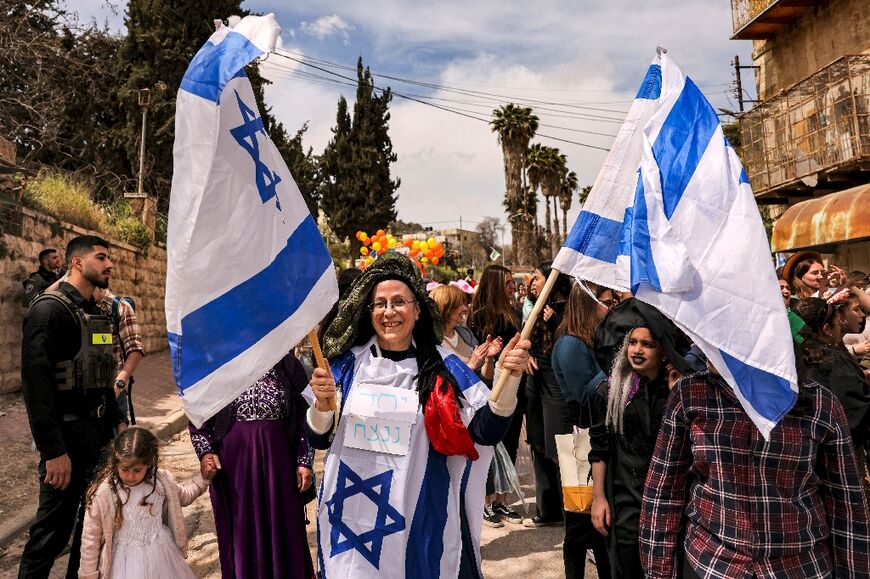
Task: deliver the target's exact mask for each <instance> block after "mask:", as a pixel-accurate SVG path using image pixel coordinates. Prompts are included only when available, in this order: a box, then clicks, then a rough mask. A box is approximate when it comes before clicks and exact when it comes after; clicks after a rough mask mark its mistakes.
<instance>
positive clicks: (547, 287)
mask: <svg viewBox="0 0 870 579" xmlns="http://www.w3.org/2000/svg"><path fill="white" fill-rule="evenodd" d="M560 273H562V272H560V271H559V270H558V269H555V268H553V269H552V270H550V277H548V278H547V282H546V283H545V284H544V287H543V288H542V289H541V294H540V295H539V296H538V297H537V299H536V300H535V307H533V308H532V313H530V314H529V319H528V320H526V323H525V325H523V331H522V333H521V334H520V339H521V340H528V339H530V338H531V336H532V329H533V328H534V327H535V321H537V319H538V315H540V313H541V310H543V309H544V306H545V305H546V303H547V298H548V297H550V292H551V291H552V290H553V286H554V285H556V280H557V279H558V278H559V274H560ZM508 376H510V372H502V373H501V374H500V375H499V377H498V382H496V384H495V386H493V388H492V393H491V394H490V395H489V399H490V400H492V401H493V402H495V401H497V400H498V398H499V396H501V391H502V390H503V389H504V386H505V384H507V380H508Z"/></svg>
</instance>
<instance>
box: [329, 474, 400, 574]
mask: <svg viewBox="0 0 870 579" xmlns="http://www.w3.org/2000/svg"><path fill="white" fill-rule="evenodd" d="M392 483H393V471H392V470H388V471H384V472H382V473H381V474H378V475H375V476H373V477H371V478H367V479H365V480H363V479H362V477H361V476H360V475H358V474H357V473H355V472H354V471H353V470H351V468H350V467H349V466H347V465H346V464H345V463H344V462H339V464H338V478H337V480H336V483H335V492H334V493H333V494H332V498H330V499H329V500H328V501H326V507H327V512H328V514H329V524H330V525H331V526H332V530H331V532H330V543H332V550H331V551H330V554H329V556H330V557H335V556H336V555H340V554H341V553H344V552H345V551H349V550H351V549H356V550H357V551H359V553H360V554H361V555H362V556H363V557H365V558H366V560H367V561H368V562H369V563H371V564H372V565H373V566H374V568H375V569H380V562H381V548H382V547H383V544H384V538H385V537H387V536H388V535H392V534H393V533H398V532H399V531H403V530H404V529H405V517H403V516H402V515H401V514H400V513H399V511H397V510H396V509H395V507H393V506H392V505H390V503H389V500H390V486H391V485H392ZM378 487H380V492H377V491H376V490H375V489H376V488H378ZM359 494H361V495H364V496H365V497H367V498H368V499H369V500H371V501H372V502H373V503H374V504H375V505H376V506H377V508H378V512H377V515H376V516H375V525H374V528H373V529H371V530H369V531H365V532H362V533H359V534H357V533H355V532H354V531H353V530H352V529H351V528H350V527H348V526H347V524H345V522H344V521H343V520H342V516H343V514H344V503H345V501H346V500H347V499H349V498H351V497H353V496H356V495H359ZM388 520H389V521H390V522H389V523H388V522H387V521H388ZM342 537H344V539H342ZM368 544H371V547H367V546H366V545H368Z"/></svg>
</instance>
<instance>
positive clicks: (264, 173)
mask: <svg viewBox="0 0 870 579" xmlns="http://www.w3.org/2000/svg"><path fill="white" fill-rule="evenodd" d="M233 92H235V93H236V101H237V102H238V103H239V112H240V113H241V114H242V120H243V121H244V123H242V124H241V125H239V126H238V127H236V128H234V129H230V134H231V135H232V136H233V138H234V139H235V140H236V142H237V143H238V144H239V145H241V147H242V148H243V149H244V150H246V151H247V152H248V154H249V155H250V156H251V159H253V160H254V170H255V171H256V181H257V191H259V192H260V199H261V200H262V201H263V203H265V202H266V201H268V200H269V199H271V198H272V197H275V206H276V207H277V208H278V211H281V202H280V201H279V200H278V197H277V196H276V195H275V186H276V185H278V183H280V182H281V177H279V176H278V174H277V173H275V172H274V171H272V170H271V169H270V168H269V167H267V166H266V164H265V163H264V162H263V161H261V160H260V144H259V143H258V142H257V133H263V134H264V135H265V134H266V130H265V129H264V128H263V117H258V116H257V113H255V112H254V111H253V110H251V107H249V106H248V105H246V104H245V101H243V100H242V97H240V96H239V92H238V91H233Z"/></svg>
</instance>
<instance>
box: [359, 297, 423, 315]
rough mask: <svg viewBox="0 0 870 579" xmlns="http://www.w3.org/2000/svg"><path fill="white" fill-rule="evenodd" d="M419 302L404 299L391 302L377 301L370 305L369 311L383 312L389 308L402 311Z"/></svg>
mask: <svg viewBox="0 0 870 579" xmlns="http://www.w3.org/2000/svg"><path fill="white" fill-rule="evenodd" d="M416 302H417V300H406V299H404V298H396V299H394V300H393V301H391V302H388V301H377V302H375V303H373V304H369V309H370V310H371V311H372V312H383V311H385V310H386V309H387V308H393V309H394V310H401V309H403V308H405V307H407V306H410V305H411V304H413V303H416Z"/></svg>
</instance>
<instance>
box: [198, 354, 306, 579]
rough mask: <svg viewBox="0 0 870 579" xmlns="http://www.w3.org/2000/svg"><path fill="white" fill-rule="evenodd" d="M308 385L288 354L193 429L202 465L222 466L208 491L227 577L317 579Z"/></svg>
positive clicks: (224, 575) (233, 578) (302, 373)
mask: <svg viewBox="0 0 870 579" xmlns="http://www.w3.org/2000/svg"><path fill="white" fill-rule="evenodd" d="M307 385H308V377H307V375H306V374H305V370H304V369H303V367H302V364H300V363H299V361H298V360H297V359H296V358H295V357H294V356H293V355H292V354H288V355H287V356H285V357H284V358H283V359H282V360H281V361H280V362H278V364H276V365H275V366H274V367H273V368H272V369H271V370H269V371H268V372H266V374H265V375H264V376H263V377H262V378H260V379H259V380H257V381H256V382H255V383H254V385H253V386H251V387H250V388H248V389H247V390H245V391H244V392H243V393H242V395H241V396H239V397H238V398H236V399H235V400H234V401H233V402H232V403H230V404H229V405H228V406H226V407H225V408H224V409H223V410H221V411H220V412H218V414H217V415H215V416H214V417H213V418H211V419H209V420H208V421H206V422H205V424H203V426H202V428H196V427H194V426H193V425H190V427H189V428H190V439H191V442H192V443H193V447H194V449H195V450H196V454H197V456H198V457H199V459H200V462H201V463H202V464H206V463H207V462H208V461H216V464H217V465H218V466H219V468H220V469H221V470H220V471H219V472H218V474H217V476H215V478H214V480H212V483H211V486H210V487H209V494H210V495H211V503H212V508H213V509H214V520H215V528H216V530H217V537H218V549H219V551H220V562H221V574H222V576H223V577H224V578H225V579H229V578H232V579H245V578H247V577H258V578H273V577H274V578H277V577H282V578H284V577H286V578H294V579H297V578H298V579H301V578H305V579H310V578H311V577H313V576H314V569H313V565H312V562H311V553H310V551H309V550H308V543H307V539H306V534H305V512H304V506H305V505H304V502H303V499H302V492H303V491H305V490H307V489H308V488H309V487H310V486H311V481H312V470H311V467H312V461H313V451H312V450H310V449H309V446H308V441H307V439H306V435H305V428H304V421H305V411H306V410H307V409H308V404H307V403H306V402H305V400H304V399H303V398H302V396H301V395H300V394H301V392H302V390H303V389H305V387H306V386H307Z"/></svg>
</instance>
